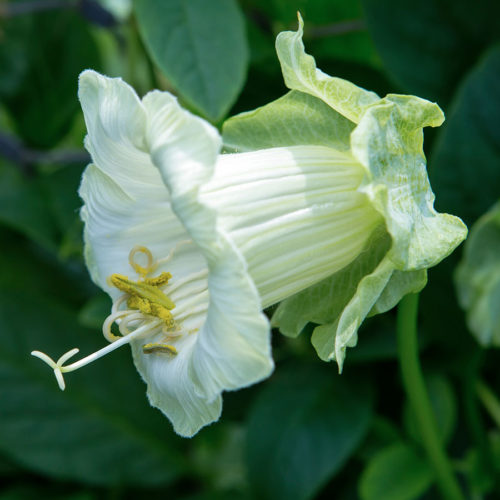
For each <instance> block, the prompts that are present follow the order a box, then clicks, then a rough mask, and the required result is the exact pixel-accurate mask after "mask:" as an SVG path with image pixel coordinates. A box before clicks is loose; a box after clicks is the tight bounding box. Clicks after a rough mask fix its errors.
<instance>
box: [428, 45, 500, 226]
mask: <svg viewBox="0 0 500 500" xmlns="http://www.w3.org/2000/svg"><path fill="white" fill-rule="evenodd" d="M499 73H500V45H497V46H495V47H493V48H492V49H491V50H490V51H489V52H487V53H486V54H485V56H484V57H483V58H482V59H481V60H480V62H479V63H478V65H477V66H476V67H475V68H474V69H473V70H472V71H471V73H470V74H469V75H468V77H467V79H466V80H465V82H464V84H463V86H462V88H461V89H460V91H459V92H458V94H457V95H456V97H455V99H454V102H453V105H452V106H451V111H450V113H449V114H448V119H447V124H446V127H445V128H444V129H443V130H442V133H441V135H440V136H439V139H438V142H437V143H436V145H435V149H434V151H433V154H432V157H431V159H430V166H431V172H432V181H433V186H434V188H435V189H436V192H437V203H436V205H437V207H438V209H440V210H445V211H447V212H450V213H455V214H457V215H459V216H460V217H462V218H463V219H464V221H465V223H466V224H471V223H472V222H474V221H475V220H476V219H477V218H478V217H479V216H480V215H482V214H483V213H484V212H486V210H488V209H489V208H490V207H491V205H493V203H495V202H496V201H497V200H498V198H499V196H500V168H499V159H498V151H499V149H500V128H499V127H498V117H499V116H500V81H499V79H498V75H499Z"/></svg>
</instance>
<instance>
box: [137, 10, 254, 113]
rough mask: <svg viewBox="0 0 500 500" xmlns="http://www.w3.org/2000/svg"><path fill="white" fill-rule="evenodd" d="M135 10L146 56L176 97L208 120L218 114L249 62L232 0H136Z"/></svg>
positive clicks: (229, 100) (231, 97)
mask: <svg viewBox="0 0 500 500" xmlns="http://www.w3.org/2000/svg"><path fill="white" fill-rule="evenodd" d="M135 11H136V14H137V21H138V23H139V29H140V31H141V34H142V37H143V38H144V41H145V44H146V47H147V49H148V50H149V52H150V54H151V57H152V58H153V60H154V61H155V63H156V64H157V65H158V66H159V68H160V69H161V70H162V71H163V73H164V74H165V76H166V77H167V78H168V80H169V81H170V83H171V84H172V85H173V86H174V88H175V89H176V91H177V92H178V93H179V95H180V96H181V97H182V98H183V99H185V100H186V102H187V103H189V104H190V105H191V106H193V107H194V108H195V109H196V110H197V111H199V112H200V113H202V114H203V115H205V116H206V117H207V118H209V119H211V120H213V121H217V120H219V119H220V118H222V117H223V116H224V115H225V114H226V113H227V111H228V110H229V107H230V106H231V104H232V103H233V102H234V100H235V99H236V97H237V95H238V93H239V92H240V90H241V88H242V86H243V83H244V81H245V75H246V70H247V63H248V49H247V43H246V38H245V25H244V22H243V17H242V15H241V12H240V9H239V7H238V4H237V3H236V2H235V0H211V1H210V2H207V1H205V0H189V1H185V0H136V2H135Z"/></svg>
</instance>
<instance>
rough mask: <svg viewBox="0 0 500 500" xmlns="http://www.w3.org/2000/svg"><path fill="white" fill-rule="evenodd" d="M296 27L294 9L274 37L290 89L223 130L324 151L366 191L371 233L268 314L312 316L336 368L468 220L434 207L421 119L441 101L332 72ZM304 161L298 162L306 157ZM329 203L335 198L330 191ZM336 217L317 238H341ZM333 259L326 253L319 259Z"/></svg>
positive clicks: (289, 326)
mask: <svg viewBox="0 0 500 500" xmlns="http://www.w3.org/2000/svg"><path fill="white" fill-rule="evenodd" d="M302 34H303V23H302V19H301V18H300V16H299V29H298V31H297V32H291V31H288V32H282V33H280V34H279V35H278V38H277V41H276V49H277V52H278V57H279V60H280V63H281V68H282V71H283V76H284V80H285V84H286V85H287V87H288V88H289V89H291V90H290V92H289V93H288V94H286V95H285V96H284V97H282V98H280V99H278V100H276V101H274V102H272V103H270V104H268V105H266V106H263V107H262V108H259V109H257V110H255V111H252V112H249V113H243V114H241V115H239V116H236V117H233V118H231V119H230V120H228V121H227V122H226V123H225V125H224V133H223V137H224V143H225V145H226V147H227V148H229V149H230V150H232V151H239V152H244V151H248V152H249V151H260V152H261V154H264V153H263V150H265V149H266V148H275V147H277V146H279V147H280V148H282V149H283V150H288V151H293V152H294V153H293V154H295V155H297V156H298V157H300V152H301V151H305V150H307V151H309V152H310V154H312V152H313V151H316V152H317V151H321V152H322V154H324V155H325V158H326V156H328V155H329V156H330V157H331V158H337V159H338V160H337V161H335V162H334V161H330V164H331V165H332V168H333V165H334V164H335V163H337V162H340V163H343V165H344V166H346V167H347V168H349V169H350V170H351V171H352V172H353V175H357V176H358V179H359V181H358V184H357V186H356V190H355V191H356V196H358V197H361V198H364V203H365V205H364V208H363V210H364V211H365V212H366V213H368V212H369V211H370V210H371V211H372V212H373V213H372V214H371V215H370V219H369V220H370V221H377V222H378V226H377V228H376V229H373V227H374V225H375V224H374V222H372V223H371V224H372V226H371V227H372V230H371V234H370V238H369V240H366V244H365V246H364V247H363V248H362V249H361V248H358V251H355V250H354V249H353V251H352V254H351V259H350V261H349V262H348V263H347V265H344V266H343V267H342V268H341V269H339V270H338V271H337V272H335V273H334V272H332V273H330V275H331V276H330V277H329V278H327V279H325V280H323V281H321V282H320V283H318V284H316V285H315V286H312V287H310V288H308V289H307V290H305V291H303V292H301V293H298V294H296V295H295V296H293V297H291V298H289V299H287V300H285V301H283V302H282V303H281V304H280V306H279V307H278V309H277V311H276V312H275V314H274V316H273V318H272V323H273V325H274V326H277V327H279V328H280V330H281V331H282V333H284V334H286V335H290V336H296V335H298V334H299V333H300V332H301V330H302V329H303V327H304V326H305V325H306V324H307V323H308V322H314V323H318V324H319V326H317V327H316V328H315V329H314V332H313V335H312V343H313V345H314V346H315V348H316V350H317V352H318V355H319V356H320V357H321V358H322V359H324V360H332V359H335V360H336V361H337V363H338V364H339V368H342V363H343V360H344V357H345V350H346V347H350V346H353V345H355V344H356V342H357V331H358V328H359V326H360V324H361V322H362V321H363V320H364V318H365V317H366V316H367V315H368V314H375V313H380V312H384V311H386V310H388V309H390V308H392V307H393V306H394V305H396V304H397V302H398V301H399V300H400V299H401V298H402V297H403V296H404V295H405V294H407V293H410V292H417V291H419V290H421V289H422V288H423V287H424V286H425V284H426V280H427V274H426V269H427V268H429V267H431V266H434V265H436V264H437V263H438V262H440V261H441V260H442V259H443V258H445V257H446V256H447V255H448V254H450V253H451V252H452V251H453V250H454V248H455V247H456V246H457V245H458V244H459V243H460V242H461V241H462V240H464V239H465V237H466V234H467V229H466V227H465V225H464V224H463V222H462V221H461V220H460V219H459V218H457V217H454V216H451V215H447V214H438V213H437V212H436V211H435V210H434V207H433V204H434V194H433V192H432V190H431V187H430V184H429V179H428V176H427V171H426V162H425V156H424V153H423V127H426V126H432V127H435V126H439V125H441V123H442V122H443V120H444V116H443V113H442V111H441V109H440V108H439V107H438V106H437V105H436V104H434V103H431V102H428V101H426V100H423V99H420V98H418V97H414V96H406V95H395V94H389V95H387V96H386V97H384V98H380V97H379V96H378V95H377V94H375V93H373V92H369V91H366V90H364V89H362V88H359V87H357V86H356V85H354V84H352V83H350V82H348V81H345V80H342V79H340V78H334V77H330V76H328V75H327V74H325V73H323V72H322V71H321V70H319V69H317V68H316V63H315V60H314V58H313V57H312V56H310V55H307V54H306V53H305V51H304V45H303V43H302ZM340 158H344V160H343V161H342V160H340ZM300 165H301V167H302V168H303V165H304V162H301V163H300ZM326 189H328V188H327V186H326V184H325V190H326ZM344 195H345V199H346V200H347V199H353V198H352V197H353V193H352V192H351V193H347V192H344ZM361 198H360V199H361ZM329 203H331V204H335V203H336V200H335V199H334V198H330V201H329ZM321 206H322V207H323V208H324V207H325V206H326V205H321ZM373 214H376V215H377V216H378V217H377V218H375V217H374V215H373ZM339 216H340V214H339ZM365 217H367V216H366V215H363V216H362V220H363V221H365ZM367 220H368V219H367ZM346 223H347V224H351V225H352V230H353V231H354V230H356V229H357V228H359V230H360V231H363V232H365V234H366V231H367V229H368V228H367V227H366V225H365V224H366V222H360V221H357V220H355V219H351V220H349V219H348V218H347V219H346ZM338 227H339V226H336V225H333V224H332V225H331V226H330V227H328V228H327V227H326V226H325V227H324V230H323V236H322V238H323V240H324V241H327V240H328V239H329V238H331V237H332V236H336V237H337V238H339V245H340V244H341V241H342V240H341V239H340V238H342V237H343V234H342V232H341V231H339V229H338ZM319 241H321V237H320V238H319ZM347 241H348V240H343V241H342V243H343V244H346V242H347ZM318 248H319V246H318ZM359 250H362V251H359ZM318 254H321V251H320V250H314V251H313V252H312V253H311V259H317V258H318ZM335 259H336V255H335V254H334V253H331V255H330V259H329V260H328V257H326V259H325V266H327V265H328V262H330V263H331V262H334V261H335Z"/></svg>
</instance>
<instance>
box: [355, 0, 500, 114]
mask: <svg viewBox="0 0 500 500" xmlns="http://www.w3.org/2000/svg"><path fill="white" fill-rule="evenodd" d="M362 3H363V7H364V10H365V13H366V18H367V24H368V29H369V31H370V33H371V35H372V37H373V40H374V41H375V45H376V46H377V48H378V50H379V53H380V55H381V57H382V60H383V62H384V64H385V66H386V68H387V70H388V72H389V73H390V74H391V75H392V76H393V77H394V79H395V81H396V82H397V83H399V84H400V85H401V86H402V87H403V88H404V90H405V91H407V92H409V93H412V94H416V95H419V96H421V97H424V98H426V99H429V100H434V101H438V102H440V103H441V104H443V103H445V102H447V101H448V100H449V99H450V97H451V96H452V95H453V91H454V89H455V87H456V84H457V82H458V81H459V80H460V79H461V77H462V76H463V75H464V74H465V73H466V71H467V69H468V68H469V66H470V65H471V63H473V62H474V60H475V59H477V57H478V56H479V55H480V54H481V52H482V50H484V48H485V47H487V46H488V44H490V43H491V42H492V41H493V40H495V39H496V40H498V38H499V34H500V33H499V31H498V18H499V16H500V4H499V3H498V2H490V1H487V2H470V1H468V0H444V1H439V2H436V1H435V0H421V1H419V2H415V1H413V0H385V1H384V2H380V1H378V0H363V1H362Z"/></svg>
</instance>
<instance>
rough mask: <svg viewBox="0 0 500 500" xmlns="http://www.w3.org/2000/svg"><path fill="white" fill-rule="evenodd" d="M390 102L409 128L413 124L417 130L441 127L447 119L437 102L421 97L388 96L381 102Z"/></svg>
mask: <svg viewBox="0 0 500 500" xmlns="http://www.w3.org/2000/svg"><path fill="white" fill-rule="evenodd" d="M385 100H387V101H390V102H393V103H394V104H396V105H397V106H398V108H399V112H400V114H401V117H402V119H403V121H404V123H405V124H408V125H406V126H407V127H408V126H409V124H412V125H413V126H414V127H415V128H421V127H422V128H423V127H439V126H440V125H442V124H443V122H444V120H445V117H444V113H443V110H442V109H441V108H440V107H439V106H438V104H436V103H435V102H430V101H427V100H426V99H422V98H421V97H417V96H414V95H403V94H387V96H386V97H385V99H381V101H385Z"/></svg>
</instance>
